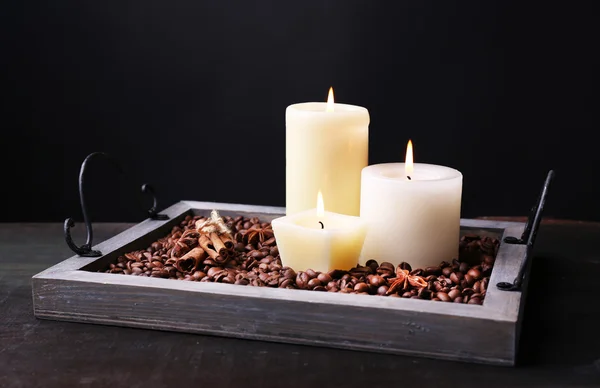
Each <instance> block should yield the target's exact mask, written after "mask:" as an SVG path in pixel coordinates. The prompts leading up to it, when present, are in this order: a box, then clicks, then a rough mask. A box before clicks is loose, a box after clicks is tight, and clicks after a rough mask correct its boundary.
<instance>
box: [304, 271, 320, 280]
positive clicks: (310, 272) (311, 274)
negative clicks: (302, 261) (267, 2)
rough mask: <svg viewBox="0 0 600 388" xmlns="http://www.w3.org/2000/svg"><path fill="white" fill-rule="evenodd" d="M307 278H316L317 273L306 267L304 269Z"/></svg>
mask: <svg viewBox="0 0 600 388" xmlns="http://www.w3.org/2000/svg"><path fill="white" fill-rule="evenodd" d="M304 272H305V273H306V274H307V275H308V277H309V278H311V279H312V278H316V277H317V273H316V272H315V271H313V270H312V269H310V268H309V269H307V270H306V271H304Z"/></svg>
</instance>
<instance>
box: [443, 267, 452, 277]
mask: <svg viewBox="0 0 600 388" xmlns="http://www.w3.org/2000/svg"><path fill="white" fill-rule="evenodd" d="M442 275H444V276H445V277H447V278H449V277H450V275H452V267H444V269H442Z"/></svg>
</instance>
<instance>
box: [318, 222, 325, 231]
mask: <svg viewBox="0 0 600 388" xmlns="http://www.w3.org/2000/svg"><path fill="white" fill-rule="evenodd" d="M319 224H321V229H325V225H323V223H322V222H321V221H319Z"/></svg>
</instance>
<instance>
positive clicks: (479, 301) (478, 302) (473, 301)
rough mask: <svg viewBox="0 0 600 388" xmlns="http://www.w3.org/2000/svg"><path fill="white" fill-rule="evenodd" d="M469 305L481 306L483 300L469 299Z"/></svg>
mask: <svg viewBox="0 0 600 388" xmlns="http://www.w3.org/2000/svg"><path fill="white" fill-rule="evenodd" d="M467 303H468V304H481V299H479V298H471V299H469V301H468V302H467Z"/></svg>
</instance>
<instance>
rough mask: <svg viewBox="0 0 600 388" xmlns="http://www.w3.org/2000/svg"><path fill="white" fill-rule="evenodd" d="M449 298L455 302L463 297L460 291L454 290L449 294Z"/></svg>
mask: <svg viewBox="0 0 600 388" xmlns="http://www.w3.org/2000/svg"><path fill="white" fill-rule="evenodd" d="M448 296H449V297H450V299H452V300H454V299H456V298H458V297H459V296H461V292H460V291H459V290H458V289H456V288H453V289H451V290H450V291H449V292H448Z"/></svg>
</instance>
